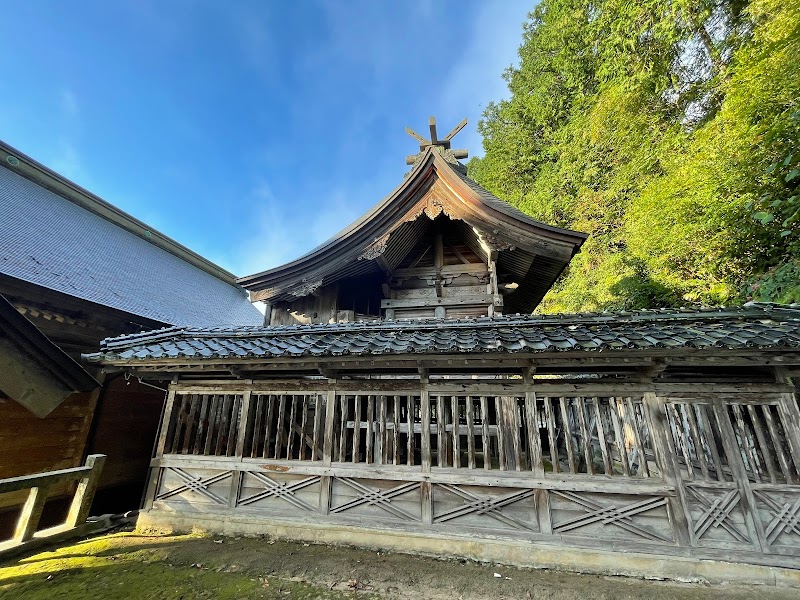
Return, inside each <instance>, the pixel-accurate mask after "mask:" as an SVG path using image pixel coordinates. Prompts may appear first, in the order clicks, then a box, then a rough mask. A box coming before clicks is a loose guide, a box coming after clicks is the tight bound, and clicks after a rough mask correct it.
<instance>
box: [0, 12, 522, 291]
mask: <svg viewBox="0 0 800 600" xmlns="http://www.w3.org/2000/svg"><path fill="white" fill-rule="evenodd" d="M4 4H5V6H4V10H3V18H2V19H1V20H0V38H1V39H2V40H3V51H2V52H0V86H2V94H0V138H2V139H3V140H4V141H6V142H7V143H9V144H11V145H12V146H15V147H16V148H18V149H20V150H21V151H22V152H24V153H26V154H28V155H30V156H32V157H33V158H35V159H37V160H39V161H40V162H42V163H44V164H45V165H47V166H49V167H51V168H52V169H54V170H56V171H58V172H59V173H62V174H63V175H65V176H66V177H68V178H70V179H72V180H74V181H75V182H77V183H78V184H80V185H82V186H84V187H86V188H88V189H89V190H91V191H93V192H94V193H96V194H98V195H99V196H101V197H102V198H104V199H106V200H108V201H109V202H111V203H113V204H115V205H117V206H119V207H120V208H122V209H123V210H125V211H127V212H129V213H131V214H132V215H134V216H136V217H138V218H139V219H142V220H143V221H145V222H147V223H148V224H150V225H151V226H152V227H154V228H156V229H158V230H160V231H162V232H163V233H165V234H167V235H169V236H171V237H173V238H174V239H176V240H178V241H179V242H181V243H182V244H185V245H186V246H188V247H190V248H191V249H193V250H195V251H196V252H199V253H200V254H202V255H204V256H206V257H208V258H209V259H211V260H213V261H215V262H217V263H218V264H220V265H221V266H223V267H225V268H227V269H229V270H231V271H232V272H234V273H236V274H237V275H247V274H250V273H254V272H257V271H262V270H264V269H267V268H270V267H273V266H276V265H278V264H281V263H283V262H286V261H288V260H291V259H293V258H295V257H297V256H299V255H300V254H302V253H304V252H306V251H308V250H310V249H311V248H313V247H314V246H316V245H317V244H319V243H320V242H322V241H324V240H325V239H327V238H328V237H330V236H331V235H333V234H334V233H336V232H337V231H338V230H339V229H341V228H342V227H344V226H346V225H347V224H348V223H349V222H350V221H352V220H353V219H355V218H357V217H358V216H360V215H361V214H362V213H363V212H365V211H366V210H367V209H368V208H369V207H370V206H372V205H373V204H375V203H376V202H378V201H379V200H380V199H381V198H382V197H383V196H384V195H386V194H387V193H388V192H390V191H391V190H392V189H393V188H394V187H395V186H396V185H397V184H398V183H400V181H401V180H402V176H403V173H404V172H405V171H406V170H407V167H406V166H405V160H404V159H405V156H406V155H407V154H413V153H414V152H415V149H416V144H415V142H414V140H412V139H411V138H410V137H408V136H407V135H405V133H404V127H405V126H406V125H408V126H410V127H412V128H413V129H416V130H417V131H419V132H420V133H425V132H426V125H427V119H428V116H430V115H435V116H436V118H437V121H438V123H439V131H440V132H441V133H442V134H444V133H446V132H447V131H449V130H450V128H452V127H453V126H455V124H456V123H458V122H459V121H460V120H461V119H462V118H463V117H465V116H466V117H468V118H469V121H470V123H469V125H468V126H467V128H466V129H464V130H463V131H462V132H461V133H460V134H459V135H458V136H457V137H456V140H455V146H457V147H466V148H468V149H469V150H470V152H471V153H472V154H480V151H481V147H480V146H481V144H480V136H479V135H478V133H477V130H476V126H477V122H478V119H479V117H480V115H481V113H482V111H483V108H484V107H485V106H486V104H487V103H488V102H490V101H492V100H495V101H496V100H499V99H501V98H503V97H506V96H507V94H508V92H507V89H506V86H505V82H504V81H503V80H502V77H501V75H502V72H503V71H504V69H505V68H507V67H508V66H509V65H511V64H512V63H515V62H516V61H517V48H518V47H519V44H520V42H521V36H522V23H523V21H524V19H525V17H526V14H527V13H528V12H530V10H532V8H533V4H534V2H532V1H522V0H438V1H435V0H408V1H403V2H388V1H386V2H382V1H379V0H363V1H355V0H336V1H329V2H317V1H311V0H296V1H294V2H286V1H280V2H279V1H274V2H266V1H258V2H246V1H241V0H237V1H234V2H218V1H217V2H212V1H210V0H208V1H205V0H204V1H190V0H161V1H158V2H150V1H148V0H131V1H113V2H108V1H102V0H98V1H95V0H80V1H78V0H62V1H55V0H52V1H51V0H34V1H29V2H16V3H4Z"/></svg>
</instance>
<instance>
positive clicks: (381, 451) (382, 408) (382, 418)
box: [376, 394, 389, 465]
mask: <svg viewBox="0 0 800 600" xmlns="http://www.w3.org/2000/svg"><path fill="white" fill-rule="evenodd" d="M378 417H379V422H378V427H379V433H380V439H379V440H378V443H379V444H380V446H379V448H377V449H376V450H377V453H378V456H379V457H380V463H381V464H382V465H385V464H387V463H388V462H389V461H388V448H387V446H388V445H389V444H388V443H387V442H388V441H389V440H388V439H387V436H386V395H385V394H381V395H380V404H379V410H378Z"/></svg>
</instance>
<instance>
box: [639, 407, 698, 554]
mask: <svg viewBox="0 0 800 600" xmlns="http://www.w3.org/2000/svg"><path fill="white" fill-rule="evenodd" d="M642 406H644V409H645V413H644V414H645V418H646V419H647V428H648V429H649V430H650V435H651V436H652V440H653V451H654V452H655V455H656V463H658V466H659V469H660V470H661V477H662V478H663V479H664V483H666V484H667V485H670V486H672V487H673V488H674V489H675V495H672V496H668V497H667V514H668V516H669V520H670V523H671V525H672V536H673V538H674V539H675V541H676V542H677V543H678V545H680V546H690V545H691V538H690V534H689V518H688V508H687V506H686V500H685V498H684V489H683V484H682V482H681V480H680V477H679V475H678V471H677V469H675V462H674V460H675V449H674V448H673V447H672V437H671V436H670V435H668V434H667V431H668V429H669V424H668V423H667V412H666V408H665V406H664V401H663V400H662V399H661V398H658V397H657V396H656V394H655V392H645V394H644V397H643V398H642Z"/></svg>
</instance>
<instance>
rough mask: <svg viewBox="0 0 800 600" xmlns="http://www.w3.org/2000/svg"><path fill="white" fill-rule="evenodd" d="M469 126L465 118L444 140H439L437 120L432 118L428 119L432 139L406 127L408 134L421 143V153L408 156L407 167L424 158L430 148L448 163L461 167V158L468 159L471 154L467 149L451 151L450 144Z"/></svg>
mask: <svg viewBox="0 0 800 600" xmlns="http://www.w3.org/2000/svg"><path fill="white" fill-rule="evenodd" d="M466 124H467V118H466V117H464V118H463V119H462V120H461V122H460V123H459V124H458V125H456V126H455V127H454V128H453V130H452V131H451V132H450V133H448V134H447V135H446V136H445V137H444V139H441V140H440V139H439V137H438V134H437V133H436V118H435V117H431V118H430V119H428V127H429V128H430V132H431V139H426V138H425V137H423V136H422V135H420V134H419V133H417V132H416V131H414V130H413V129H411V128H410V127H406V133H407V134H408V135H410V136H411V137H413V138H414V139H415V140H417V141H418V142H419V152H418V153H417V154H412V155H411V156H406V164H407V165H414V164H416V162H417V161H418V160H419V159H420V158H421V157H422V155H423V154H424V152H425V151H426V150H427V149H428V148H433V149H434V150H435V151H437V152H438V153H439V154H441V155H442V156H443V157H444V158H445V159H446V160H447V161H448V162H451V163H453V164H455V165H459V166H461V164H460V163H459V162H458V159H459V158H467V157H468V156H469V152H467V150H465V149H459V150H451V149H450V142H451V141H452V140H453V138H454V137H455V136H456V134H458V132H459V131H461V130H462V129H464V127H465V126H466Z"/></svg>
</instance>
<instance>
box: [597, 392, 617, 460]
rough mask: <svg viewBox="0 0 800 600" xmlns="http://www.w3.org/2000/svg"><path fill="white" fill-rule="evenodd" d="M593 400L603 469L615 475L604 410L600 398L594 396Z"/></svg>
mask: <svg viewBox="0 0 800 600" xmlns="http://www.w3.org/2000/svg"><path fill="white" fill-rule="evenodd" d="M592 402H593V403H594V418H595V420H596V421H597V440H598V441H599V442H600V454H601V455H602V456H603V469H604V470H605V473H606V475H613V474H614V471H613V469H612V468H611V457H610V456H609V455H608V443H607V439H606V429H605V427H604V425H603V412H602V409H601V408H600V404H601V401H600V398H599V397H598V396H595V397H594V398H592Z"/></svg>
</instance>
